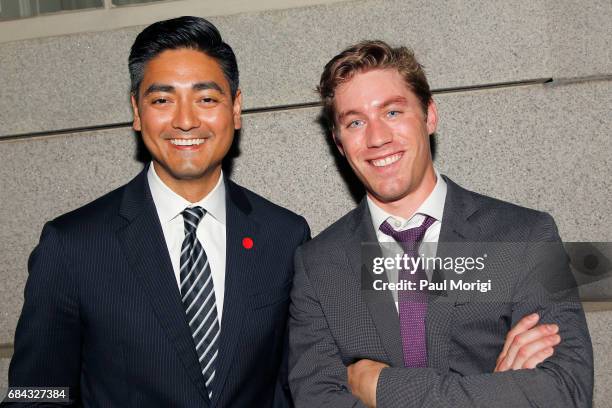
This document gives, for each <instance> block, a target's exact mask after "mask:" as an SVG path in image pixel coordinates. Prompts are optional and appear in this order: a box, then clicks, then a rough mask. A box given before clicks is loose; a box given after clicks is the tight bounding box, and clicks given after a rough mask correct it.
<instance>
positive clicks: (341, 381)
mask: <svg viewBox="0 0 612 408" xmlns="http://www.w3.org/2000/svg"><path fill="white" fill-rule="evenodd" d="M302 257H303V255H302V249H301V248H298V250H297V252H296V255H295V278H294V281H293V289H292V292H291V306H290V308H289V385H290V387H291V393H292V395H293V401H294V403H295V406H296V407H297V408H300V407H321V408H324V407H330V408H347V407H359V408H365V406H364V405H363V404H362V403H361V401H359V400H358V399H357V398H356V397H355V396H353V395H352V394H351V392H350V391H349V388H348V380H347V369H346V367H345V365H344V364H343V363H342V360H341V358H340V351H339V350H338V347H337V346H336V343H335V341H334V339H333V337H332V335H331V332H330V330H329V327H328V325H327V321H326V319H325V316H324V314H323V311H322V309H321V305H320V303H319V301H318V299H317V297H316V294H315V293H314V291H313V288H312V286H311V284H310V281H309V279H308V275H307V273H306V268H305V266H304V262H303V259H302Z"/></svg>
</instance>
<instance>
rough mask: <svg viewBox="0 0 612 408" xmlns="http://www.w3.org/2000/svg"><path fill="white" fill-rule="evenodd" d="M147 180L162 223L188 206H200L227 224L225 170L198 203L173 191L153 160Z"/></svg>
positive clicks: (171, 218) (174, 216)
mask: <svg viewBox="0 0 612 408" xmlns="http://www.w3.org/2000/svg"><path fill="white" fill-rule="evenodd" d="M147 181H148V182H149V188H150V189H151V196H152V197H153V202H154V203H155V208H156V209H157V215H158V216H159V220H160V221H161V223H162V224H165V223H167V222H169V221H171V220H173V219H174V218H176V217H177V216H178V215H179V214H181V213H182V212H183V210H184V209H185V208H187V207H196V206H199V207H202V208H204V209H205V210H206V212H207V213H208V214H210V215H211V216H212V217H213V218H214V219H216V220H217V221H219V222H220V223H221V224H223V225H225V183H224V182H223V171H221V175H220V176H219V180H218V181H217V185H216V186H215V187H214V188H213V189H212V190H211V192H210V193H208V194H207V195H206V196H205V197H204V198H202V199H201V200H200V201H198V202H197V203H191V202H189V201H188V200H186V199H184V198H183V197H181V196H180V195H178V194H176V193H175V192H174V191H172V189H171V188H170V187H168V186H167V185H166V184H165V183H164V182H163V181H162V180H161V179H160V178H159V176H158V175H157V172H156V171H155V168H154V166H153V163H152V162H151V164H150V165H149V170H148V171H147Z"/></svg>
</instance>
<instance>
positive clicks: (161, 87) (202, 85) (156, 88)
mask: <svg viewBox="0 0 612 408" xmlns="http://www.w3.org/2000/svg"><path fill="white" fill-rule="evenodd" d="M191 89H193V90H194V91H204V90H206V89H214V90H215V91H218V92H219V93H221V94H222V95H224V94H225V92H223V89H222V88H221V87H220V86H219V84H217V83H216V82H215V81H205V82H197V83H195V84H193V85H192V86H191ZM175 90H176V89H175V88H174V87H173V86H172V85H165V84H157V83H153V84H151V85H149V87H148V88H147V90H146V91H145V92H144V94H143V96H147V95H149V94H152V93H153V92H166V93H174V92H175Z"/></svg>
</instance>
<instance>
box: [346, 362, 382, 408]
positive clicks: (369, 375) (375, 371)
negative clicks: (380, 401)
mask: <svg viewBox="0 0 612 408" xmlns="http://www.w3.org/2000/svg"><path fill="white" fill-rule="evenodd" d="M385 367H389V366H388V365H387V364H384V363H379V362H378V361H372V360H366V359H364V360H359V361H357V362H356V363H354V364H351V365H350V366H348V367H347V371H348V383H349V386H350V387H351V392H352V393H353V395H354V396H356V397H357V398H359V399H360V400H361V402H363V403H364V404H365V405H366V406H367V407H369V408H375V407H376V386H377V385H378V377H379V376H380V372H381V371H382V369H383V368H385Z"/></svg>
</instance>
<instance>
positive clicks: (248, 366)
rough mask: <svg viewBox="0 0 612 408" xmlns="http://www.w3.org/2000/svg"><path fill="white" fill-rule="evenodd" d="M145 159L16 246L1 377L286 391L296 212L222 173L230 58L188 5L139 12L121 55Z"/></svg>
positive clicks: (248, 392)
mask: <svg viewBox="0 0 612 408" xmlns="http://www.w3.org/2000/svg"><path fill="white" fill-rule="evenodd" d="M129 68H130V76H131V80H132V97H131V101H132V107H133V111H134V123H133V127H134V129H135V130H136V131H138V132H140V133H141V135H142V140H143V142H144V144H145V145H146V147H147V150H148V151H149V152H150V154H151V156H152V162H151V163H150V164H149V165H147V166H146V167H145V169H144V170H143V171H142V172H141V173H140V174H139V175H137V176H136V177H135V178H134V179H133V180H132V181H131V182H129V183H128V184H127V185H125V186H123V187H120V188H119V189H117V190H115V191H113V192H111V193H109V194H107V195H105V196H103V197H101V198H99V199H97V200H95V201H93V202H92V203H89V204H87V205H85V206H84V207H82V208H79V209H77V210H75V211H72V212H70V213H68V214H65V215H62V216H60V217H58V218H57V219H55V220H53V221H50V222H48V223H47V224H46V225H45V227H44V229H43V232H42V236H41V239H40V243H39V244H38V246H37V247H36V249H35V250H34V251H33V253H32V255H31V257H30V261H29V277H28V281H27V284H26V289H25V303H24V306H23V311H22V314H21V318H20V320H19V323H18V326H17V331H16V334H15V353H14V356H13V359H12V361H11V365H10V370H9V383H10V386H11V387H25V386H36V387H52V386H55V387H69V391H70V402H71V403H72V404H73V405H75V406H92V407H125V406H138V407H204V406H210V407H213V406H214V407H288V406H290V405H291V404H290V395H289V393H288V385H287V381H286V376H287V368H286V358H287V336H286V320H287V314H288V304H289V291H290V287H291V282H292V279H293V254H294V251H295V249H296V248H297V246H298V245H299V244H301V243H303V242H305V241H306V240H307V239H309V236H310V230H309V228H308V225H307V223H306V221H305V220H304V219H303V218H302V217H300V216H298V215H296V214H293V213H292V212H290V211H288V210H286V209H283V208H281V207H278V206H276V205H274V204H272V203H270V202H269V201H267V200H265V199H263V198H262V197H260V196H258V195H256V194H254V193H252V192H251V191H249V190H247V189H245V188H243V187H240V186H238V185H237V184H235V183H233V182H232V181H230V180H229V179H227V178H226V177H225V176H224V174H223V171H222V167H221V163H222V160H223V158H224V157H225V155H226V154H227V152H228V151H229V149H230V146H231V145H232V141H233V137H234V131H235V130H237V129H239V128H240V127H241V117H240V114H241V104H242V96H241V93H240V90H239V87H238V83H239V82H238V68H237V64H236V58H235V56H234V53H233V51H232V49H231V48H230V46H229V45H227V44H226V43H224V42H223V40H222V39H221V36H220V34H219V32H218V31H217V29H216V28H215V27H214V26H213V25H212V24H211V23H210V22H208V21H206V20H204V19H202V18H196V17H181V18H176V19H172V20H167V21H162V22H158V23H155V24H152V25H151V26H149V27H147V28H145V29H144V31H142V32H141V33H140V34H139V35H138V37H137V38H136V40H135V42H134V45H133V47H132V50H131V53H130V57H129Z"/></svg>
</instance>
